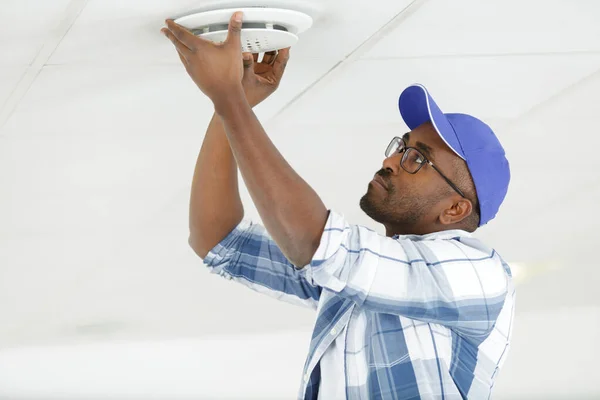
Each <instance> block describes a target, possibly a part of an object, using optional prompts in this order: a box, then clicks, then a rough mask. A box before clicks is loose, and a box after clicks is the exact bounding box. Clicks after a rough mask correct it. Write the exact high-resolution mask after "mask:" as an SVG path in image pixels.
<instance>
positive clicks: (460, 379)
mask: <svg viewBox="0 0 600 400" xmlns="http://www.w3.org/2000/svg"><path fill="white" fill-rule="evenodd" d="M204 263H205V264H206V265H207V266H208V267H209V269H210V270H211V271H212V272H214V273H217V274H220V275H222V276H224V277H226V278H227V279H231V280H235V281H237V282H239V283H241V284H243V285H245V286H248V287H250V288H252V289H254V290H256V291H258V292H261V293H265V294H268V295H271V296H274V297H276V298H278V299H280V300H284V301H288V302H291V303H295V304H301V305H305V306H309V307H312V308H314V309H316V311H317V313H318V315H317V320H316V323H315V328H314V331H313V334H312V339H311V343H310V347H309V351H308V357H307V359H306V363H305V365H304V375H303V377H302V383H301V387H300V391H299V394H298V398H299V399H317V397H318V390H319V383H320V379H321V371H320V363H319V360H320V359H321V357H322V356H323V354H324V353H325V352H326V351H327V349H328V347H329V346H330V344H331V343H332V342H333V341H334V340H335V339H336V338H337V336H338V335H340V334H342V333H343V334H345V336H346V337H345V340H344V343H345V349H344V359H345V362H344V366H343V367H344V368H343V369H342V368H338V369H337V370H343V371H345V375H344V376H340V377H339V378H338V379H340V380H343V382H345V387H346V398H348V399H418V398H423V399H460V398H471V399H488V398H490V396H491V392H492V388H493V386H494V381H495V379H496V377H497V374H498V370H499V369H500V367H501V366H502V364H503V363H504V361H505V359H506V355H507V350H508V347H509V341H510V336H511V332H512V321H513V312H514V296H515V290H514V287H513V284H512V278H511V273H510V269H509V267H508V265H507V264H506V263H505V262H504V261H503V260H502V258H501V257H500V256H499V255H498V253H496V252H495V251H494V250H493V249H490V248H488V247H486V246H485V245H483V244H482V243H481V242H480V241H478V240H477V239H474V238H472V237H471V235H470V234H469V233H468V232H465V231H461V230H454V231H443V232H437V233H432V234H428V235H422V236H417V235H402V236H398V235H396V236H394V237H393V238H390V237H385V236H382V235H379V234H378V233H376V232H374V231H372V230H370V229H367V228H365V227H361V226H356V225H350V224H348V222H347V221H346V220H345V219H344V218H343V217H342V216H341V215H339V214H337V213H335V212H333V211H331V212H330V213H329V217H328V220H327V224H326V227H325V230H324V232H323V235H322V238H321V243H320V246H319V248H318V250H317V251H316V253H315V255H314V257H313V260H312V261H311V263H310V265H307V266H305V267H304V268H302V269H297V268H295V267H294V266H293V265H292V264H291V263H290V262H289V261H288V260H287V259H286V257H285V256H284V255H283V253H282V252H281V250H280V249H279V247H278V246H277V244H276V243H275V242H274V241H273V240H272V239H271V237H270V236H269V235H268V233H267V232H266V230H265V228H264V227H263V226H261V225H258V224H254V223H252V222H249V221H246V220H245V221H243V222H242V223H240V225H238V226H237V227H236V228H235V229H234V230H233V231H232V232H231V233H230V234H229V235H228V236H227V237H226V238H225V239H223V241H222V242H221V243H219V244H218V245H217V246H215V248H214V249H212V251H211V252H210V253H209V254H208V255H207V257H206V258H205V259H204ZM328 375H329V376H331V374H328Z"/></svg>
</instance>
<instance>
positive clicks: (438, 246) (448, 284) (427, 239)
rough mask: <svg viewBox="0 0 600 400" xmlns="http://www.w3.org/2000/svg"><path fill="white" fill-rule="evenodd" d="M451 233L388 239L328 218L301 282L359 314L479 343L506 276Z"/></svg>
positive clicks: (481, 249)
mask: <svg viewBox="0 0 600 400" xmlns="http://www.w3.org/2000/svg"><path fill="white" fill-rule="evenodd" d="M453 232H454V237H452V234H443V233H442V234H431V235H425V236H416V235H415V236H399V237H398V238H389V237H385V236H382V235H380V234H378V233H377V232H374V231H372V230H370V229H368V228H366V227H362V226H357V225H350V224H348V222H347V221H346V220H345V219H344V218H343V217H342V216H341V215H339V214H337V213H335V212H333V211H331V212H330V214H329V217H328V220H327V223H326V226H325V229H324V232H323V234H322V237H321V242H320V245H319V248H318V249H317V251H316V253H315V255H314V257H313V259H312V261H311V263H310V264H309V265H307V266H305V267H304V268H303V269H306V270H307V272H306V277H307V279H308V280H309V281H311V282H313V283H314V284H315V285H318V286H321V287H323V288H327V289H330V290H332V291H334V292H336V293H337V294H338V295H339V296H342V297H345V298H349V299H352V300H353V301H354V302H355V303H356V304H357V305H358V306H360V307H365V308H367V309H370V310H373V311H375V312H381V313H388V314H396V315H402V316H405V317H408V318H413V319H416V320H421V321H425V322H428V323H437V324H441V325H445V326H448V327H450V328H453V329H455V330H457V331H459V332H462V333H464V334H469V335H475V336H479V335H487V334H489V332H490V331H491V330H492V329H493V326H494V323H495V321H496V319H497V317H498V315H499V313H500V311H501V309H502V306H503V304H504V301H505V298H506V295H507V293H508V290H509V285H510V284H511V283H510V270H509V269H508V266H507V265H506V264H505V263H504V262H503V261H502V259H501V258H500V256H499V255H498V254H497V253H496V252H495V251H494V250H492V249H488V248H486V247H485V246H483V244H481V242H479V241H478V240H476V239H473V238H471V237H470V235H468V233H467V232H463V231H453ZM456 232H463V233H464V235H458V236H457V235H456Z"/></svg>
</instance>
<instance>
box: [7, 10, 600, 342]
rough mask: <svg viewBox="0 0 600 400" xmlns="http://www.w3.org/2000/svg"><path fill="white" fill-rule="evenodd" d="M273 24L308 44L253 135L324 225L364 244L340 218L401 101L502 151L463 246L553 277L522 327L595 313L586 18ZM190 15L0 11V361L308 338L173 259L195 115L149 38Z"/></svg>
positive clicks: (590, 13)
mask: <svg viewBox="0 0 600 400" xmlns="http://www.w3.org/2000/svg"><path fill="white" fill-rule="evenodd" d="M275 1H276V0H264V1H262V2H260V3H262V4H273V3H274V2H275ZM212 3H218V1H213V2H212ZM288 4H290V5H294V6H295V7H299V8H302V7H308V8H310V10H311V12H312V14H313V15H314V16H315V25H314V27H313V28H312V29H311V30H310V31H308V32H306V33H305V34H303V35H302V36H301V38H300V42H299V43H298V45H297V46H295V47H294V48H293V49H292V60H291V61H290V64H289V66H288V71H287V72H286V76H285V78H284V81H283V83H282V85H281V88H280V90H279V91H278V92H277V93H276V94H275V95H274V96H272V98H271V99H269V100H267V102H265V103H264V104H263V105H261V106H259V107H258V108H257V114H258V115H259V117H260V118H261V120H262V121H263V123H264V125H265V127H266V128H267V131H268V133H269V134H270V135H271V137H272V138H273V141H274V142H275V143H276V144H277V145H278V147H279V148H280V150H281V151H282V152H283V154H284V155H285V156H286V158H287V159H288V160H289V161H290V162H291V163H292V165H293V166H294V167H295V168H296V169H297V171H298V172H300V174H301V175H302V176H303V177H304V178H305V179H306V180H307V181H308V182H309V183H310V184H311V185H312V186H313V187H314V188H315V189H316V190H317V192H318V193H319V194H320V195H321V196H322V197H323V199H324V200H325V202H326V204H327V205H328V206H329V207H332V208H334V209H336V210H338V211H341V212H343V213H344V214H345V215H346V216H347V217H348V218H349V219H350V220H351V221H352V222H355V223H360V224H367V225H369V226H371V227H373V228H376V229H380V228H379V227H377V226H376V225H374V224H373V223H372V221H369V220H368V218H367V217H366V216H364V215H363V214H362V212H361V211H360V209H359V207H358V200H359V198H360V196H361V195H362V194H363V193H364V191H365V190H366V187H367V182H368V181H369V180H370V177H371V176H372V175H373V173H374V172H375V171H377V170H378V169H379V167H380V165H381V161H382V156H383V150H384V147H385V145H386V144H387V142H388V140H389V138H390V137H391V136H393V135H396V134H398V133H399V132H400V133H403V132H404V131H405V130H406V127H405V126H404V124H403V122H402V120H401V118H400V116H399V114H398V111H397V108H396V107H397V98H398V95H399V94H400V92H401V90H402V89H403V88H404V87H405V86H407V85H408V84H410V83H413V82H420V83H423V84H425V85H426V86H427V87H428V88H429V89H430V91H431V92H432V94H433V96H434V97H435V98H436V100H437V102H438V104H439V105H440V106H441V107H442V109H443V110H445V111H447V112H466V113H472V114H474V115H477V116H479V117H481V118H483V119H485V120H486V121H487V122H489V123H490V124H491V125H492V126H494V127H495V128H496V131H497V134H498V136H499V137H500V140H501V141H502V142H503V144H504V146H505V148H506V150H507V153H508V157H509V161H510V162H511V166H512V174H513V180H512V183H511V188H510V190H509V195H508V197H507V200H506V202H505V205H504V206H503V208H502V209H501V212H500V214H499V215H498V218H497V220H495V221H493V222H492V223H491V224H489V225H488V226H487V227H485V228H483V229H481V232H480V233H479V235H480V236H481V237H483V238H484V239H486V241H487V242H488V243H489V244H490V245H492V246H493V247H495V248H496V249H497V250H499V251H500V253H501V254H503V256H504V257H505V258H507V259H508V260H510V261H513V262H519V263H523V265H524V268H525V270H529V271H530V273H529V274H528V275H527V277H528V279H530V278H533V279H536V277H535V276H534V275H535V274H546V275H548V274H550V275H551V274H554V273H556V272H552V271H551V270H549V269H548V268H546V267H544V266H548V265H552V266H554V267H557V268H559V269H560V270H561V271H563V272H561V274H562V275H560V276H561V282H563V283H564V287H563V288H562V293H560V294H557V293H555V292H554V291H549V290H546V289H544V287H543V285H542V286H539V285H538V286H531V287H533V289H531V290H533V294H530V295H529V296H525V299H526V300H524V301H523V303H522V304H523V307H524V308H525V309H529V310H531V309H540V308H548V307H556V304H555V302H550V301H547V299H549V298H555V297H556V296H563V297H564V298H572V295H573V294H575V293H581V291H582V290H584V291H588V292H586V293H589V296H587V297H586V296H583V297H577V298H581V301H580V302H579V303H578V305H587V304H589V302H592V303H594V304H595V305H599V304H600V297H599V296H597V295H596V294H595V291H594V289H593V288H592V286H591V285H590V284H589V282H586V276H587V275H588V274H589V270H590V269H592V268H595V266H594V265H591V264H590V263H589V260H590V257H591V256H592V250H593V249H594V244H592V242H591V240H592V239H591V238H593V237H595V233H596V229H597V228H596V227H597V226H598V224H599V223H600V218H599V217H598V215H597V213H596V212H595V211H594V209H595V207H597V204H599V202H600V176H599V174H598V171H600V161H598V157H597V156H596V146H595V145H598V144H600V140H599V139H598V138H597V134H598V132H597V131H598V128H597V127H598V126H599V124H600V113H599V112H598V107H599V106H600V101H599V100H598V93H600V24H599V23H598V21H600V2H598V1H597V0H561V1H559V0H552V1H548V0H503V1H498V0H483V1H482V0H454V1H452V2H450V1H447V0H417V1H409V0H371V1H358V0H327V1H320V2H315V1H314V2H312V3H310V2H309V3H306V2H302V1H301V0H298V1H293V2H289V3H288ZM200 5H206V2H199V1H191V0H170V1H167V0H152V1H148V0H102V1H100V0H70V1H69V0H3V1H2V2H0V15H2V16H3V23H2V24H1V25H0V49H2V51H1V52H0V187H2V194H3V195H2V196H0V320H1V321H2V323H0V347H5V346H20V345H27V344H34V343H35V344H47V343H76V342H86V341H89V340H99V339H101V340H104V339H123V338H165V337H166V338H172V337H185V336H201V335H206V334H212V333H231V332H232V331H235V332H238V333H239V332H242V333H243V332H253V331H254V332H267V331H272V330H281V329H288V328H291V329H295V328H297V329H306V328H310V326H311V324H312V322H313V318H314V316H313V314H312V313H311V312H309V311H306V310H303V309H299V308H295V307H292V308H290V306H288V305H285V304H281V303H278V302H275V301H272V300H271V299H269V298H266V297H264V296H261V295H258V294H255V293H251V292H249V291H247V290H246V289H244V288H240V287H236V286H235V285H230V284H228V282H226V281H223V280H221V279H220V278H218V277H214V276H210V275H209V274H208V273H207V272H206V271H205V270H204V268H203V266H202V263H201V261H200V260H199V259H198V258H197V257H196V256H195V255H194V253H193V252H192V251H191V250H190V249H189V247H188V245H187V235H188V231H187V228H188V220H187V217H188V214H187V212H188V201H189V190H190V184H191V178H192V172H193V168H194V164H195V162H196V157H197V155H198V151H199V149H200V146H201V143H202V139H203V135H204V131H205V129H206V126H207V124H208V121H209V119H210V117H211V114H212V109H211V106H210V102H209V101H208V100H207V99H205V98H204V97H203V95H202V93H201V92H200V91H199V90H198V89H197V88H196V87H195V86H194V84H193V82H192V81H191V80H190V79H189V77H187V75H186V73H185V70H184V69H183V68H182V67H181V65H180V62H179V59H178V57H177V56H176V54H175V53H174V50H173V48H172V45H171V44H170V43H169V42H168V40H166V39H165V38H164V37H163V36H162V35H161V34H160V33H159V29H160V27H161V26H162V24H163V21H164V19H165V18H166V17H170V16H174V15H177V14H180V13H182V12H185V11H186V10H190V9H194V8H197V7H199V6H200ZM242 195H243V199H244V202H245V206H246V210H247V214H248V216H249V217H252V218H258V215H257V213H256V210H255V209H254V207H253V206H252V202H251V200H250V198H249V196H248V194H247V192H246V191H245V189H242ZM569 269H572V270H573V272H574V273H573V274H568V273H565V272H564V271H565V270H569ZM531 271H533V272H531ZM594 276H595V275H594ZM528 287H530V286H528V285H524V286H522V289H523V290H527V288H528ZM530 293H531V292H530ZM583 303H585V304H583ZM547 304H550V305H547Z"/></svg>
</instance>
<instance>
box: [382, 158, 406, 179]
mask: <svg viewBox="0 0 600 400" xmlns="http://www.w3.org/2000/svg"><path fill="white" fill-rule="evenodd" d="M401 159H402V154H400V153H396V154H394V155H391V156H389V157H388V158H386V159H385V160H383V169H385V170H387V171H389V172H390V173H391V174H393V175H398V173H399V172H400V168H401V167H400V160H401Z"/></svg>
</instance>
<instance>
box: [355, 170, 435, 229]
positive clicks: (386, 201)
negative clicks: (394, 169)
mask: <svg viewBox="0 0 600 400" xmlns="http://www.w3.org/2000/svg"><path fill="white" fill-rule="evenodd" d="M378 174H379V175H380V176H382V177H383V178H384V180H385V181H386V182H387V183H388V189H389V190H388V191H383V190H378V189H376V188H374V187H372V185H369V189H368V190H367V193H366V194H365V195H364V196H363V197H362V198H361V199H360V208H361V210H363V211H364V213H365V214H367V215H368V216H369V217H370V218H372V219H373V220H375V221H376V222H379V223H380V224H383V225H386V226H387V227H398V228H400V227H401V229H402V230H403V231H405V230H413V228H414V227H416V226H417V225H419V224H420V223H421V222H422V221H423V219H424V216H425V214H426V213H427V212H428V211H429V210H431V208H432V207H433V205H434V204H435V203H437V202H438V201H439V200H440V199H441V198H442V197H444V195H445V193H439V194H438V196H427V198H425V199H423V198H422V196H419V195H418V194H417V193H415V192H414V191H411V190H404V191H399V190H398V189H397V188H396V187H395V186H392V185H391V184H390V182H389V179H387V177H386V175H388V174H386V173H385V172H384V170H383V171H379V172H378Z"/></svg>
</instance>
